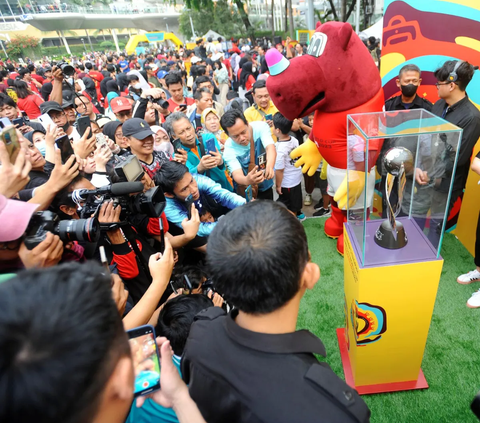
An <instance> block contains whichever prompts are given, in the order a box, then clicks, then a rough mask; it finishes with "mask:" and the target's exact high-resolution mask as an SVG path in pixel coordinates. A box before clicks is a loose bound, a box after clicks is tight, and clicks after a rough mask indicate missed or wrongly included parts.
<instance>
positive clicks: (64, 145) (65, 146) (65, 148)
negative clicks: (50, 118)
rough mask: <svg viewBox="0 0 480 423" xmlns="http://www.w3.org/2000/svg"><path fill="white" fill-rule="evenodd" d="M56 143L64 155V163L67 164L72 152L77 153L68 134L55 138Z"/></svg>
mask: <svg viewBox="0 0 480 423" xmlns="http://www.w3.org/2000/svg"><path fill="white" fill-rule="evenodd" d="M55 144H57V147H58V148H59V149H60V152H61V155H62V163H64V164H65V162H66V161H67V160H68V159H69V158H70V156H71V155H72V154H75V153H74V151H73V147H72V144H71V143H70V139H69V138H68V135H63V136H61V137H60V138H57V139H56V140H55Z"/></svg>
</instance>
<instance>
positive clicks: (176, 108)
mask: <svg viewBox="0 0 480 423" xmlns="http://www.w3.org/2000/svg"><path fill="white" fill-rule="evenodd" d="M165 84H166V85H167V89H168V91H169V92H170V94H171V95H172V96H171V97H170V98H169V99H168V100H167V101H168V103H169V104H170V106H169V107H168V110H170V112H171V113H173V112H182V113H186V112H187V107H188V106H191V105H193V104H195V100H194V99H193V98H190V97H185V96H184V94H183V79H182V75H181V74H180V72H170V73H169V74H168V75H167V76H166V77H165Z"/></svg>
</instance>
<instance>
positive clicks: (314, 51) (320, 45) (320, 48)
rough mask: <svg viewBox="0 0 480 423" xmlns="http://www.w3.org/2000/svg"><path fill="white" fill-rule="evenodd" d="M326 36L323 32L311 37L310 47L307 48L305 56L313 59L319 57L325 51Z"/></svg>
mask: <svg viewBox="0 0 480 423" xmlns="http://www.w3.org/2000/svg"><path fill="white" fill-rule="evenodd" d="M327 39H328V37H327V34H324V33H323V32H315V33H314V34H313V35H312V38H311V40H310V45H309V46H308V50H307V54H309V55H310V56H314V57H319V56H321V55H322V54H323V52H324V51H325V46H326V45H327Z"/></svg>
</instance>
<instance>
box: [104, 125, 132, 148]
mask: <svg viewBox="0 0 480 423" xmlns="http://www.w3.org/2000/svg"><path fill="white" fill-rule="evenodd" d="M102 129H103V134H104V135H106V136H107V137H108V138H110V139H111V140H113V141H114V142H115V144H117V145H118V146H119V147H120V148H121V149H122V151H124V150H126V149H127V148H128V142H127V140H126V138H125V137H124V136H123V132H122V122H119V121H118V120H114V121H112V122H108V123H106V124H105V125H104V126H103V128H102ZM120 154H121V153H120Z"/></svg>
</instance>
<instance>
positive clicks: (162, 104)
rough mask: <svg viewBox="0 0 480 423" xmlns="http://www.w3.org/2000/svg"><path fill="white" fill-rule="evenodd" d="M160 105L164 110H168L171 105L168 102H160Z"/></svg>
mask: <svg viewBox="0 0 480 423" xmlns="http://www.w3.org/2000/svg"><path fill="white" fill-rule="evenodd" d="M158 105H159V106H160V107H161V108H162V109H168V106H169V105H170V104H169V103H168V101H167V100H160V101H159V102H158Z"/></svg>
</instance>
